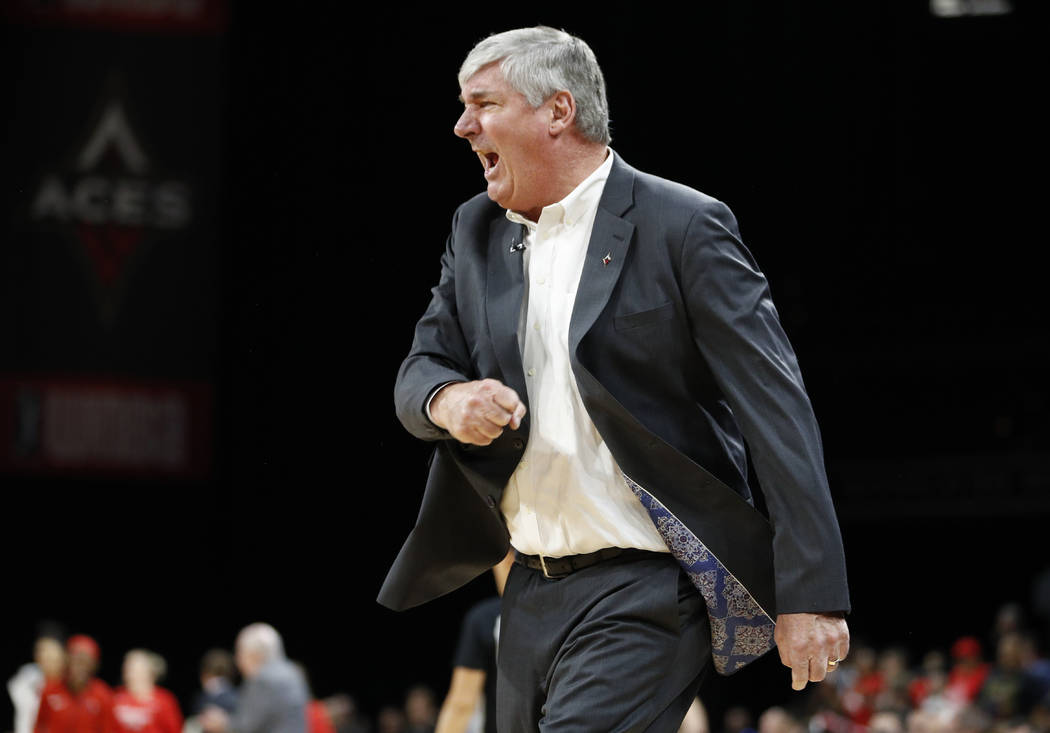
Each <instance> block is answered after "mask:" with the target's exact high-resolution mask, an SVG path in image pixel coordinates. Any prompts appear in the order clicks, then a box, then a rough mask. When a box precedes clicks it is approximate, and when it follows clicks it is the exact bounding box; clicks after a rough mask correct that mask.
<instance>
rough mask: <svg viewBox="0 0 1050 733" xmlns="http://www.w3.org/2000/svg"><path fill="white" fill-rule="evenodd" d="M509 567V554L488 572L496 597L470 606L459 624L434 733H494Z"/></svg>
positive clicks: (512, 556) (510, 555)
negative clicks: (502, 601)
mask: <svg viewBox="0 0 1050 733" xmlns="http://www.w3.org/2000/svg"><path fill="white" fill-rule="evenodd" d="M513 563H514V551H513V550H511V551H510V552H508V553H507V555H506V556H505V557H504V558H503V560H502V561H500V563H499V564H498V565H496V566H495V567H493V568H492V577H493V580H494V581H495V583H496V595H495V596H493V597H491V598H485V599H483V600H481V601H479V602H478V603H476V604H474V606H472V607H471V609H470V610H469V611H468V612H467V615H466V617H465V618H464V620H463V627H462V628H461V629H460V632H459V640H458V642H457V644H456V654H455V657H454V660H453V667H452V682H451V683H450V685H449V690H448V694H447V695H446V696H445V701H444V702H443V703H442V705H441V712H440V714H439V715H438V722H437V733H464V731H467V730H477V731H484V733H496V715H495V710H496V651H497V649H498V647H499V614H500V597H501V596H502V595H503V586H504V585H505V584H506V582H507V575H508V574H509V573H510V566H511V565H512V564H513Z"/></svg>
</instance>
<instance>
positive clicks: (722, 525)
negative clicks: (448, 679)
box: [379, 156, 849, 618]
mask: <svg viewBox="0 0 1050 733" xmlns="http://www.w3.org/2000/svg"><path fill="white" fill-rule="evenodd" d="M521 237H522V233H521V227H520V226H519V225H516V224H513V223H512V222H510V221H508V220H507V219H506V217H505V215H504V210H503V209H502V208H500V207H499V206H498V205H496V204H495V203H493V202H492V201H491V200H489V199H488V198H487V196H486V195H484V194H481V195H478V196H476V197H474V198H473V199H471V200H470V201H468V202H466V203H465V204H463V205H462V206H461V207H460V208H459V209H458V210H457V212H456V214H455V217H454V219H453V225H452V234H451V235H450V237H449V239H448V243H447V247H446V251H445V254H444V256H443V258H442V261H441V279H440V281H439V283H438V285H437V286H436V287H435V288H434V290H433V298H432V300H431V303H430V306H429V307H428V309H427V311H426V312H425V314H424V315H423V317H422V319H421V320H420V321H419V323H418V325H417V327H416V332H415V338H414V341H413V344H412V348H411V351H410V353H409V355H408V357H407V358H406V359H405V361H404V363H403V364H402V366H401V369H400V372H399V374H398V377H397V383H396V387H395V402H396V406H397V413H398V417H399V418H400V420H401V422H402V423H403V424H404V426H405V427H406V428H407V429H408V430H409V431H410V432H411V433H412V434H414V435H416V436H417V437H419V438H422V439H424V440H433V441H437V444H436V450H435V453H434V457H433V460H432V463H431V466H430V474H429V479H428V481H427V485H426V490H425V492H424V495H423V501H422V507H421V510H420V513H419V517H418V520H417V523H416V526H415V528H414V529H413V530H412V532H411V533H410V535H409V537H408V539H407V541H406V542H405V544H404V547H403V548H402V550H401V553H400V554H399V555H398V557H397V560H396V561H395V562H394V565H393V567H392V568H391V570H390V572H389V574H388V576H387V579H386V582H385V583H384V585H383V588H382V590H381V591H380V595H379V601H380V603H382V604H384V605H387V606H389V607H391V608H395V609H403V608H408V607H411V606H414V605H417V604H420V603H423V602H425V601H427V600H430V599H432V598H435V597H437V596H439V595H441V594H443V593H447V592H449V591H451V590H453V589H454V588H457V587H459V586H461V585H462V584H464V583H466V582H468V581H469V580H471V579H472V578H474V577H475V576H477V575H478V574H480V573H482V572H484V571H485V570H486V569H488V568H489V567H491V566H492V565H494V564H495V563H496V562H498V561H499V560H500V559H501V558H502V557H503V555H504V554H505V552H506V551H507V549H508V537H507V531H506V529H505V526H504V524H503V522H502V519H501V516H500V513H499V504H500V499H501V496H502V492H503V487H504V486H505V484H506V482H507V480H508V478H509V476H510V475H511V473H512V472H513V471H514V468H515V467H516V466H517V463H518V461H519V459H520V458H521V455H522V453H523V451H524V447H525V443H526V441H527V440H528V434H529V418H528V416H527V415H526V418H525V420H524V422H523V423H522V425H521V427H520V428H519V429H518V430H517V431H512V430H509V429H508V430H505V431H504V433H503V435H502V436H501V437H500V438H498V439H497V440H495V441H494V442H493V443H492V444H491V445H489V446H486V447H476V446H469V445H463V444H460V443H459V442H458V441H455V440H452V439H450V436H449V435H448V434H447V433H445V432H443V431H442V430H440V429H438V428H437V427H436V426H434V425H433V424H432V423H431V422H430V421H429V420H428V419H427V417H426V415H425V412H424V405H425V403H426V400H427V398H428V396H429V395H430V393H431V391H432V390H433V389H434V388H435V387H437V386H438V385H440V384H442V383H444V382H448V381H452V380H473V379H480V378H486V377H491V378H494V379H498V380H500V381H501V382H503V383H505V384H507V385H508V386H510V387H512V388H513V389H514V390H515V391H517V393H518V395H519V396H520V397H521V398H522V399H523V400H524V401H525V402H526V405H527V401H528V392H527V389H526V386H525V378H524V374H523V370H522V365H521V355H520V352H519V346H518V339H517V326H518V318H519V311H520V307H521V302H522V293H523V287H524V280H523V271H522V257H521V254H520V253H517V252H513V251H511V244H512V243H514V242H519V241H521ZM569 342H570V343H569V352H570V358H571V359H572V367H573V371H574V374H575V376H576V381H577V385H578V387H579V391H580V395H581V397H582V398H583V401H584V404H585V406H586V407H587V410H588V413H589V414H590V417H591V419H592V420H593V422H594V424H595V427H596V428H597V429H598V431H599V433H600V434H601V435H602V437H603V438H604V439H605V441H606V443H607V445H608V446H609V448H610V450H611V451H612V454H613V456H614V458H615V459H616V461H617V463H618V465H619V466H620V467H621V469H622V470H623V472H624V473H625V474H626V475H627V476H628V477H629V479H630V481H629V483H630V484H631V485H632V487H641V488H642V490H643V492H644V493H643V494H639V495H640V497H644V498H645V499H646V501H648V500H655V501H653V502H652V503H654V504H657V505H658V507H659V508H660V509H661V510H663V516H668V515H669V516H670V517H671V518H672V519H674V520H676V521H677V522H678V525H676V526H679V527H681V525H684V530H683V531H684V532H685V533H686V534H688V535H689V536H690V537H691V538H692V539H694V540H695V539H697V538H698V539H699V541H700V542H701V543H702V551H704V552H709V553H711V554H713V555H714V556H715V558H717V561H718V562H719V563H720V564H721V566H723V567H724V569H726V570H727V571H728V575H729V576H731V577H732V578H733V579H734V580H738V581H739V582H740V583H741V584H742V585H743V586H744V588H746V590H747V593H749V594H750V595H751V596H752V598H753V600H754V601H756V602H757V603H758V605H760V606H761V608H762V609H763V610H764V611H765V612H766V613H767V614H768V615H769V617H771V618H775V614H776V613H790V612H801V611H808V612H828V611H847V610H848V609H849V598H848V592H847V587H846V571H845V561H844V557H843V550H842V542H841V538H840V534H839V528H838V522H837V520H836V517H835V512H834V509H833V506H832V502H831V497H830V493H829V491H828V486H827V479H826V476H825V471H824V465H823V451H822V447H821V441H820V435H819V431H818V428H817V422H816V419H815V417H814V415H813V411H812V408H811V406H810V402H809V398H808V397H807V395H806V392H805V388H804V385H803V382H802V377H801V374H800V372H799V369H798V365H797V363H796V359H795V354H794V351H793V350H792V347H791V345H790V343H789V342H788V339H787V337H786V335H785V334H784V332H783V330H782V328H781V325H780V322H779V319H778V316H777V312H776V309H775V308H774V306H773V302H772V300H771V298H770V293H769V289H768V287H767V283H766V280H765V277H764V276H763V275H762V273H761V272H760V270H759V269H758V266H757V265H756V263H755V261H754V260H753V258H752V256H751V254H750V253H749V252H748V251H747V249H746V248H745V247H744V245H743V243H742V242H741V240H740V235H739V232H738V229H737V224H736V221H735V219H734V217H733V215H732V213H731V212H730V211H729V209H728V208H727V207H726V206H725V205H724V204H722V203H721V202H719V201H717V200H715V199H712V198H711V197H709V196H706V195H705V194H702V193H700V192H698V191H695V190H692V189H690V188H687V187H685V186H681V185H679V184H676V183H672V182H670V181H667V180H664V179H661V178H657V177H655V176H651V175H648V174H645V173H642V172H640V171H637V170H635V169H634V168H631V167H630V166H628V165H627V164H626V163H624V162H623V160H622V159H620V158H619V157H618V156H617V157H616V159H615V161H614V163H613V168H612V171H611V173H610V176H609V179H608V181H607V182H606V186H605V190H604V193H603V195H602V198H601V201H600V204H599V208H598V212H597V216H596V218H595V222H594V229H593V232H592V234H591V240H590V244H589V247H588V251H587V255H586V259H585V262H584V267H583V274H582V275H581V279H580V284H579V289H578V291H577V296H576V303H575V306H574V310H573V314H572V320H571V325H570V329H569ZM745 441H746V444H747V447H748V449H749V451H750V453H751V456H752V459H753V460H754V462H755V474H756V475H757V477H758V480H759V484H760V488H761V490H762V492H763V497H764V498H765V502H766V505H767V507H768V511H769V519H768V521H767V518H766V517H764V516H762V514H760V513H759V512H758V511H757V510H756V509H754V507H753V504H752V500H751V493H750V489H749V487H748V482H747V476H748V469H747V458H746V454H745V448H744V445H745ZM654 521H655V520H654ZM669 544H670V543H669ZM672 549H673V548H672ZM683 564H684V563H683ZM694 580H696V579H695V578H694Z"/></svg>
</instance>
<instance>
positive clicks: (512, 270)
mask: <svg viewBox="0 0 1050 733" xmlns="http://www.w3.org/2000/svg"><path fill="white" fill-rule="evenodd" d="M521 241H522V233H521V225H520V224H515V223H513V222H511V221H509V220H508V219H507V218H506V217H503V216H500V217H498V218H497V219H494V220H493V222H492V224H491V225H490V227H489V251H488V287H487V290H486V298H485V313H486V317H487V319H488V326H489V336H490V337H491V338H492V344H493V347H494V349H495V351H496V360H497V361H498V362H499V365H500V369H501V370H502V372H503V383H504V384H506V385H507V386H509V387H510V388H511V389H513V390H514V391H515V392H517V393H518V396H519V397H520V398H521V399H522V401H523V402H525V403H526V404H528V394H527V392H526V387H525V376H524V374H523V370H522V367H521V350H520V349H519V347H518V320H519V318H520V317H521V300H522V295H523V293H524V283H525V278H524V267H523V265H522V252H521V251H520V250H517V251H511V245H512V244H516V243H519V242H521Z"/></svg>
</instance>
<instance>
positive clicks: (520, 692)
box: [496, 551, 711, 733]
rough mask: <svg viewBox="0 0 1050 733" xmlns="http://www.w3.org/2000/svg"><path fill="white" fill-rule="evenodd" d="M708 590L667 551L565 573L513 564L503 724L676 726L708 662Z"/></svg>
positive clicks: (499, 706) (592, 730)
mask: <svg viewBox="0 0 1050 733" xmlns="http://www.w3.org/2000/svg"><path fill="white" fill-rule="evenodd" d="M710 653H711V639H710V631H709V626H708V620H707V613H706V609H705V608H704V603H703V601H702V600H701V598H700V594H699V592H698V591H697V590H696V588H695V587H694V586H693V584H692V583H691V582H690V581H689V577H688V576H687V575H686V574H685V572H684V571H682V569H681V568H680V567H679V565H678V563H677V562H676V561H675V560H674V558H672V557H671V556H670V555H668V554H664V553H654V552H642V551H629V552H627V553H625V554H624V555H620V556H619V557H616V558H613V559H611V560H606V561H604V562H600V563H598V564H596V565H592V566H590V567H587V568H584V569H582V570H578V571H576V572H574V573H571V574H570V575H568V576H566V577H564V578H561V579H559V580H548V579H547V578H545V577H544V576H543V573H542V572H540V571H536V570H531V569H529V568H527V567H524V566H522V565H519V564H517V563H515V564H514V566H513V567H512V569H511V571H510V575H509V577H508V578H507V584H506V587H505V589H504V591H503V604H502V612H501V619H500V637H499V654H498V662H497V665H498V673H497V696H496V715H497V719H498V721H499V726H498V727H499V731H500V733H526V732H527V733H536V731H549V732H551V733H554V732H557V733H570V732H571V733H584V732H586V733H613V732H614V731H649V732H651V733H675V731H677V730H678V727H679V726H680V725H681V722H682V719H683V718H684V717H685V714H686V711H687V710H688V709H689V705H690V704H691V703H692V701H693V699H694V697H695V696H696V692H697V690H698V689H699V686H700V682H701V680H702V678H703V675H704V673H705V672H706V670H707V667H708V663H709V659H710Z"/></svg>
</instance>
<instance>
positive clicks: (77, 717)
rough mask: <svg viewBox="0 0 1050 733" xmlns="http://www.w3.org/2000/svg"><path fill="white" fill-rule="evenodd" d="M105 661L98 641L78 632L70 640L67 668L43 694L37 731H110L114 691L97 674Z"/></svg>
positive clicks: (95, 732)
mask: <svg viewBox="0 0 1050 733" xmlns="http://www.w3.org/2000/svg"><path fill="white" fill-rule="evenodd" d="M100 661H101V651H100V649H99V646H98V643H97V642H96V641H95V640H94V639H92V638H91V637H90V636H86V635H84V634H77V635H75V636H71V637H70V638H69V641H67V642H66V670H65V674H64V675H63V676H62V678H60V679H56V680H50V681H48V682H47V683H46V684H45V685H44V689H43V690H42V691H41V694H40V709H39V710H38V712H37V716H36V725H35V726H34V728H33V730H34V731H35V733H107V727H108V726H109V725H110V717H111V714H112V705H113V691H112V690H110V688H109V685H107V684H106V683H105V682H103V681H102V680H100V679H98V678H97V677H96V676H95V672H96V671H97V670H98V665H99V662H100Z"/></svg>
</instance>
